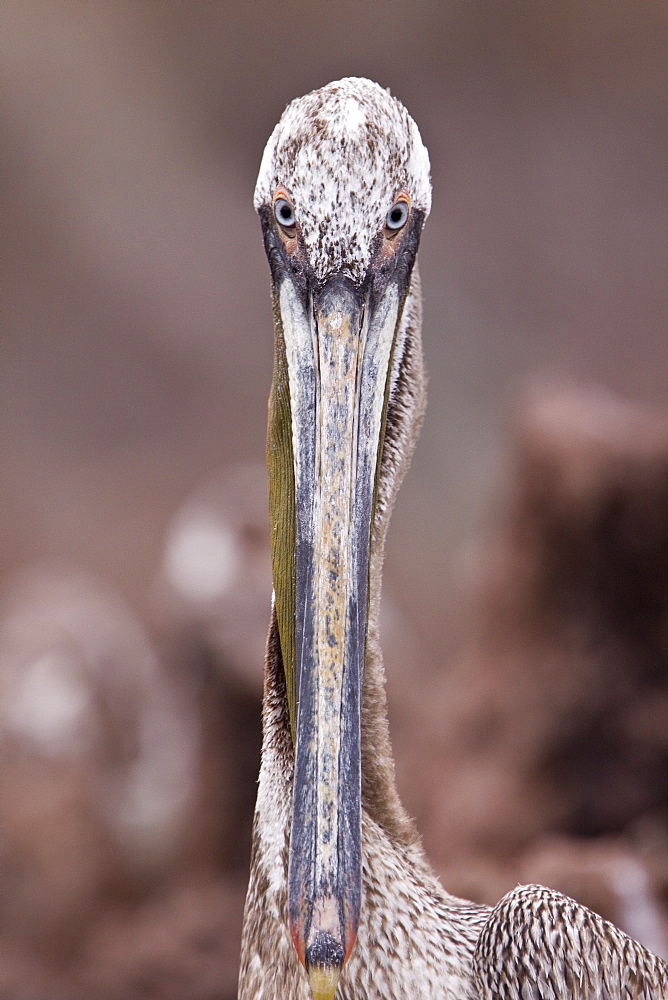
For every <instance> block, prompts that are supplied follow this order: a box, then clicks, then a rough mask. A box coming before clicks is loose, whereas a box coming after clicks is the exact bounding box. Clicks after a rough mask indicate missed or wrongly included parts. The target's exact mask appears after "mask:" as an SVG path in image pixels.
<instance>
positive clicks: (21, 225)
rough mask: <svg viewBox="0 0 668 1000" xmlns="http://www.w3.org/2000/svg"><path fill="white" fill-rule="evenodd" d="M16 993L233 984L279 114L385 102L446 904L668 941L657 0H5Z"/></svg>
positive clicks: (10, 853) (2, 868) (402, 708)
mask: <svg viewBox="0 0 668 1000" xmlns="http://www.w3.org/2000/svg"><path fill="white" fill-rule="evenodd" d="M0 45H1V52H0V75H1V77H2V94H3V97H2V104H1V108H0V114H1V115H2V139H1V140H0V169H1V171H2V189H3V199H2V209H1V211H2V214H3V216H4V218H3V221H2V227H1V235H0V239H1V240H2V243H3V246H2V262H3V266H2V276H1V282H2V310H1V313H2V364H1V366H0V381H1V385H0V408H1V421H0V434H1V435H2V445H1V454H2V461H1V463H0V482H1V495H2V502H1V505H0V531H1V535H0V537H1V545H0V571H1V575H0V745H1V747H2V754H1V756H0V897H1V899H2V906H1V907H0V996H1V997H2V998H8V1000H9V998H30V1000H35V998H37V1000H39V998H49V1000H57V998H60V997H63V998H65V997H67V998H72V997H77V998H79V997H81V998H89V997H90V998H93V997H95V998H103V1000H104V998H135V997H137V998H148V997H151V998H154V997H155V998H162V997H165V998H167V997H169V998H184V1000H186V998H188V1000H191V998H192V1000H214V998H215V1000H232V998H233V997H235V996H236V969H237V960H238V948H239V936H240V926H241V912H242V906H243V898H244V892H245V883H246V877H247V870H248V858H249V850H250V821H251V815H252V808H253V801H254V795H255V780H256V775H257V769H258V765H259V738H260V728H259V727H260V722H259V711H260V697H261V672H262V659H263V644H264V637H265V632H266V627H267V622H268V615H269V598H270V588H271V584H270V578H269V559H268V532H267V523H266V522H267V516H266V497H265V474H264V468H263V462H264V435H265V420H266V400H267V396H268V390H269V383H270V377H271V362H272V324H271V313H270V303H269V280H268V278H269V276H268V268H267V265H266V260H265V258H264V253H263V249H262V243H261V238H260V228H259V224H258V222H257V219H256V218H255V216H254V213H253V209H252V192H253V187H254V183H255V176H256V172H257V168H258V165H259V160H260V156H261V153H262V149H263V147H264V143H265V141H266V139H267V137H268V135H269V133H270V131H271V129H272V127H273V125H274V124H275V122H276V121H277V120H278V117H279V116H280V114H281V112H282V110H283V108H284V106H285V104H286V103H287V102H288V101H289V100H290V99H292V98H293V97H295V96H298V95H300V94H302V93H304V92H306V91H308V90H311V89H313V88H315V87H318V86H320V85H322V84H324V83H326V82H328V81H329V80H330V79H336V78H338V77H341V76H345V75H364V76H369V77H371V78H373V79H376V80H378V81H379V82H380V83H382V84H383V85H385V86H389V87H390V89H391V90H392V92H393V93H395V94H396V95H397V96H398V97H400V98H401V100H402V101H403V102H404V103H405V104H406V106H407V107H408V109H409V110H410V112H411V114H412V115H413V116H414V118H415V119H416V121H417V122H418V124H419V126H420V129H421V132H422V135H423V138H424V140H425V142H426V144H427V146H428V148H429V150H430V153H431V159H432V170H433V182H434V208H433V211H432V215H431V217H430V219H429V222H428V225H427V228H426V230H425V234H424V237H423V242H422V249H421V252H420V266H421V273H422V278H423V286H424V295H425V320H424V343H425V352H426V357H427V365H428V369H429V373H430V386H429V388H430V405H429V409H428V414H427V419H426V423H425V428H424V431H423V434H422V437H421V441H420V443H419V445H418V449H417V453H416V456H415V459H414V462H413V466H412V470H411V472H410V474H409V476H408V478H407V481H406V483H405V485H404V487H403V488H402V491H401V495H400V498H399V502H398V505H397V509H396V511H395V514H394V519H393V524H392V528H391V530H390V535H389V542H388V556H387V561H386V573H385V591H384V609H383V636H384V645H385V649H386V661H387V670H388V686H389V697H390V716H391V729H392V734H393V740H394V746H395V753H396V757H397V767H398V780H399V785H400V791H401V794H402V796H403V798H404V801H405V803H406V805H407V807H408V808H409V810H410V811H411V812H412V813H413V815H415V817H416V819H417V822H418V825H419V828H420V830H421V831H422V833H423V835H424V843H425V847H426V849H427V851H428V853H429V856H430V857H431V859H432V861H433V863H434V865H435V867H436V869H437V870H438V872H439V874H440V876H441V877H442V879H443V881H444V883H445V885H446V886H447V887H448V888H449V889H450V890H451V891H454V892H456V893H458V894H462V895H467V896H469V897H470V898H475V899H478V900H482V901H485V902H495V901H496V900H497V899H498V898H499V896H500V895H501V894H502V893H503V892H505V891H507V890H508V889H509V888H511V887H512V886H513V885H515V884H516V883H517V882H518V881H540V882H544V883H545V884H549V885H551V886H553V887H555V888H558V889H561V890H563V891H565V892H567V893H569V894H571V895H574V896H576V897H577V898H578V899H581V900H582V901H583V902H585V903H587V904H588V905H590V906H592V907H594V908H595V909H597V910H598V911H599V912H602V913H604V915H605V916H607V917H610V918H611V919H614V920H615V921H617V922H618V923H620V924H621V925H622V926H623V927H624V928H625V929H626V930H627V931H628V932H629V933H631V934H633V935H634V936H635V937H637V938H639V939H641V940H643V941H644V942H645V943H646V944H648V945H650V946H651V947H652V948H654V949H655V950H657V951H660V952H662V953H663V954H664V955H666V954H667V953H668V920H667V914H668V391H667V386H668V382H667V380H666V371H667V370H668V337H667V336H666V318H667V316H666V305H667V301H668V284H667V282H666V274H665V247H666V235H667V229H668V225H667V216H666V210H665V209H666V205H665V195H666V153H667V152H668V151H667V150H666V136H667V133H666V128H665V73H666V68H667V67H666V62H667V61H668V60H667V59H666V52H668V13H667V8H666V5H665V4H664V3H662V2H659V0H634V2H633V3H619V4H610V3H607V2H603V0H601V2H597V0H594V2H591V0H565V2H561V3H559V4H556V3H555V4H536V3H535V2H534V0H498V2H496V3H493V4H483V3H476V2H474V0H459V2H454V0H453V2H436V0H394V2H392V3H379V2H371V0H358V2H356V3H354V4H353V3H349V2H343V0H331V2H329V3H327V4H316V3H308V2H304V0H293V2H290V3H284V4H281V3H277V2H272V0H270V2H267V3H257V4H248V3H240V2H236V0H229V2H222V0H221V2H213V0H210V2H197V0H194V2H176V3H167V2H164V3H157V2H152V3H148V2H143V3H127V2H117V3H101V2H89V3H82V2H75V0H70V2H61V0H55V2H54V0H49V2H33V0H21V2H18V0H8V2H7V3H5V4H3V9H2V14H1V15H0Z"/></svg>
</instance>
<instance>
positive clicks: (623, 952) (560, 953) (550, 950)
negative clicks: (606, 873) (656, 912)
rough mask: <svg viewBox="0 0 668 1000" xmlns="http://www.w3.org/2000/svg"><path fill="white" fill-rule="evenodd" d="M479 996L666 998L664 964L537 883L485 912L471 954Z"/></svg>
mask: <svg viewBox="0 0 668 1000" xmlns="http://www.w3.org/2000/svg"><path fill="white" fill-rule="evenodd" d="M474 968H475V976H476V981H477V985H478V989H479V991H480V998H481V1000H668V966H667V965H666V963H665V962H664V961H662V960H661V959H660V958H658V957H657V956H656V955H653V954H652V953H651V952H650V951H648V950H647V949H646V948H643V947H642V945H640V944H638V943H637V942H636V941H633V940H632V939H631V938H630V937H627V935H626V934H623V933H622V931H620V930H619V929H618V928H617V927H615V926H614V925H613V924H610V923H608V921H606V920H603V918H602V917H599V916H598V914H596V913H593V912H592V911H591V910H588V909H587V908H586V907H584V906H581V905H580V904H579V903H576V902H575V900H572V899H569V898H568V897H567V896H562V895H561V894H560V893H558V892H553V891H552V890H551V889H545V888H543V887H542V886H537V885H528V886H520V887H519V888H517V889H514V890H513V891H512V892H509V893H508V895H506V896H504V897H503V899H502V900H501V901H500V902H499V904H498V905H497V906H496V907H495V908H494V909H493V910H492V912H491V913H490V915H489V918H488V919H487V921H486V923H485V925H484V927H483V929H482V931H481V933H480V938H479V940H478V944H477V947H476V952H475V957H474Z"/></svg>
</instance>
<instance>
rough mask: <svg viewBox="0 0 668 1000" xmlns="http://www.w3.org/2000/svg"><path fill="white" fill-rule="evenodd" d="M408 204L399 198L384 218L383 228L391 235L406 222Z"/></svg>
mask: <svg viewBox="0 0 668 1000" xmlns="http://www.w3.org/2000/svg"><path fill="white" fill-rule="evenodd" d="M408 212H409V208H408V202H406V201H404V200H403V198H401V199H400V200H399V201H395V203H394V205H393V206H392V208H391V209H390V211H389V212H388V213H387V216H386V218H385V228H386V229H389V231H390V232H391V233H396V232H398V231H399V230H400V229H403V227H404V226H405V225H406V223H407V222H408Z"/></svg>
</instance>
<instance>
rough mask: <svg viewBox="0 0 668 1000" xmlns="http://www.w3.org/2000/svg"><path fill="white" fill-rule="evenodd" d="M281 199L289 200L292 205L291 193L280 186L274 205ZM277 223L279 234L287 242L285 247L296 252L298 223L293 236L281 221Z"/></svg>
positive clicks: (275, 193)
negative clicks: (286, 230)
mask: <svg viewBox="0 0 668 1000" xmlns="http://www.w3.org/2000/svg"><path fill="white" fill-rule="evenodd" d="M281 199H282V200H283V201H287V203H288V204H289V205H291V206H292V198H291V197H290V195H289V194H288V192H287V191H286V190H285V188H284V187H280V186H279V187H277V188H276V190H275V191H274V205H276V202H277V201H280V200H281ZM277 225H278V234H279V236H280V237H281V239H282V240H283V243H284V244H285V249H286V250H287V252H288V253H289V254H295V253H296V252H297V249H298V245H297V232H298V230H299V227H298V225H297V224H295V226H294V235H293V236H290V235H288V233H286V232H285V230H284V229H283V227H282V226H281V225H280V224H279V223H277Z"/></svg>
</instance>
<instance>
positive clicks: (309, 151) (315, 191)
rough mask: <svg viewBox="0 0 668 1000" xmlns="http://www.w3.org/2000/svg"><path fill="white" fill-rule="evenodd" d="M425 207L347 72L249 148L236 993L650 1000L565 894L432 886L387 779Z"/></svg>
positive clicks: (628, 964)
mask: <svg viewBox="0 0 668 1000" xmlns="http://www.w3.org/2000/svg"><path fill="white" fill-rule="evenodd" d="M430 204H431V184H430V168H429V157H428V154H427V150H426V149H425V147H424V145H423V143H422V140H421V138H420V133H419V131H418V128H417V126H416V124H415V122H414V121H413V120H412V118H411V117H410V116H409V115H408V113H407V111H406V110H405V108H404V107H403V105H401V104H400V103H399V101H397V100H396V99H395V98H393V97H392V96H391V95H390V94H389V93H388V92H387V91H386V90H384V89H382V88H381V87H380V86H378V85H377V84H375V83H372V82H370V81H369V80H363V79H356V78H348V79H344V80H340V81H338V82H335V83H331V84H329V85H328V86H326V87H323V88H322V89H321V90H317V91H314V92H313V93H311V94H308V95H306V96H305V97H302V98H300V99H298V100H295V101H293V102H292V103H291V104H289V105H288V107H287V109H286V110H285V112H284V114H283V116H282V118H281V120H280V121H279V123H278V125H277V126H276V127H275V129H274V131H273V133H272V135H271V137H270V139H269V142H268V144H267V147H266V149H265V151H264V155H263V157H262V163H261V166H260V173H259V177H258V181H257V186H256V189H255V207H256V209H257V211H258V213H259V216H260V220H261V223H262V229H263V234H264V245H265V250H266V253H267V257H268V259H269V266H270V271H271V280H272V293H273V314H274V335H275V340H274V371H273V382H272V388H271V395H270V400H269V428H268V438H267V454H268V467H269V508H270V527H271V545H272V571H273V581H274V596H273V602H272V614H271V624H270V630H269V638H268V644H267V655H266V661H265V681H264V702H263V748H262V763H261V768H260V779H259V788H258V797H257V806H256V810H255V819H254V827H253V849H252V859H251V873H250V883H249V887H248V895H247V900H246V909H245V915H244V927H243V939H242V956H241V970H240V980H239V1000H332V998H333V997H334V995H335V994H336V997H337V998H338V1000H381V998H382V1000H399V998H402V1000H407V998H410V1000H436V998H438V1000H492V998H495V1000H497V998H498V1000H506V998H507V1000H557V998H559V1000H565V998H573V1000H617V998H619V1000H621V998H623V1000H641V998H642V1000H660V998H663V1000H668V969H667V967H666V965H665V963H664V962H662V961H661V960H660V959H659V958H657V957H656V956H654V955H652V954H651V953H650V952H649V951H647V950H645V949H644V948H643V947H641V946H640V945H639V944H637V943H635V942H634V941H632V940H631V939H630V938H628V937H626V936H625V935H624V934H623V933H622V932H621V931H620V930H618V929H617V928H615V927H614V926H613V925H612V924H609V923H607V922H605V921H604V920H603V919H602V918H600V917H599V916H597V915H596V914H594V913H592V912H590V911H589V910H587V909H585V908H584V907H583V906H580V905H579V904H578V903H576V902H574V901H573V900H570V899H568V898H566V897H564V896H561V895H560V894H558V893H556V892H552V891H551V890H549V889H544V888H541V887H539V886H524V887H520V888H517V889H515V890H513V891H512V892H510V893H509V894H508V895H507V896H505V897H504V898H503V899H502V900H501V902H500V903H499V904H498V905H497V906H496V907H495V908H488V907H485V906H481V905H477V904H474V903H469V902H466V901H465V900H462V899H458V898H456V897H454V896H451V895H450V894H448V893H447V892H446V891H445V890H444V889H443V887H442V886H441V884H440V883H439V881H438V880H437V879H436V877H435V875H434V874H433V872H432V870H431V868H430V866H429V863H428V861H427V859H426V857H425V855H424V853H423V850H422V847H421V845H420V841H419V838H418V835H417V832H416V830H415V828H414V825H413V823H412V821H411V819H410V818H409V816H408V815H407V814H406V812H405V811H404V808H403V807H402V805H401V802H400V800H399V796H398V794H397V790H396V785H395V778H394V763H393V758H392V753H391V748H390V741H389V735H388V726H387V711H386V700H385V681H384V673H383V666H382V659H381V653H380V646H379V638H378V609H379V602H380V587H381V569H382V562H383V549H384V542H385V535H386V531H387V526H388V519H389V515H390V510H391V507H392V504H393V502H394V499H395V496H396V493H397V489H398V487H399V484H400V481H401V479H402V478H403V475H404V473H405V471H406V467H407V465H408V462H409V459H410V456H411V453H412V451H413V446H414V443H415V439H416V436H417V433H418V429H419V426H420V423H421V420H422V414H423V410H424V405H425V379H424V371H423V361H422V347H421V340H420V328H421V305H420V303H421V298H420V282H419V278H418V272H417V268H416V267H415V259H416V255H417V250H418V244H419V241H420V234H421V230H422V227H423V224H424V222H425V219H426V218H427V215H428V214H429V209H430Z"/></svg>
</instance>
